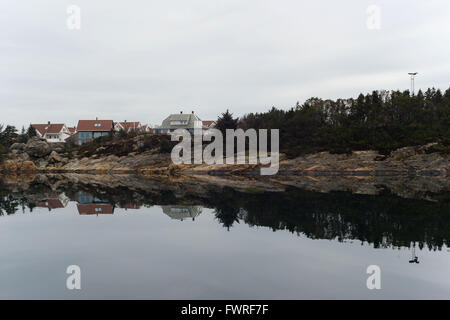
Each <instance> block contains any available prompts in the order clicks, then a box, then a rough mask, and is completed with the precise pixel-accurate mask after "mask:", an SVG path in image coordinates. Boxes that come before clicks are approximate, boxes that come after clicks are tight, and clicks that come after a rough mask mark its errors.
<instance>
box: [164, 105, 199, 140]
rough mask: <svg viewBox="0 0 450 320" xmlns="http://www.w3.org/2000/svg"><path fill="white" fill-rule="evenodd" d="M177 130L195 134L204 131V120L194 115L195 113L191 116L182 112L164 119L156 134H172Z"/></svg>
mask: <svg viewBox="0 0 450 320" xmlns="http://www.w3.org/2000/svg"><path fill="white" fill-rule="evenodd" d="M176 129H186V130H188V131H189V132H190V133H191V134H193V133H194V131H196V130H202V129H203V125H202V120H201V119H200V118H199V117H198V116H197V115H195V114H194V111H192V113H190V114H189V113H188V114H183V111H181V112H180V113H179V114H171V115H170V116H168V117H167V118H166V119H164V121H163V122H162V124H161V125H160V126H158V127H156V128H155V133H157V134H161V133H171V132H173V131H174V130H176Z"/></svg>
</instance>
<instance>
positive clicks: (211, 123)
mask: <svg viewBox="0 0 450 320" xmlns="http://www.w3.org/2000/svg"><path fill="white" fill-rule="evenodd" d="M202 125H203V129H205V130H208V129H211V128H214V127H215V126H216V122H215V121H214V120H203V121H202Z"/></svg>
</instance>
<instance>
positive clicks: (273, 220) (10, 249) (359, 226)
mask: <svg viewBox="0 0 450 320" xmlns="http://www.w3.org/2000/svg"><path fill="white" fill-rule="evenodd" d="M0 199H1V202H0V212H1V215H2V216H0V259H1V263H0V298H2V299H5V298H44V299H45V298H61V299H76V298H149V299H164V298H171V299H222V298H224V299H228V298H229V299H241V298H242V299H244V298H252V299H254V298H256V299H259V298H261V299H265V298H269V299H272V298H273V299H303V298H370V299H372V298H373V299H380V298H388V299H390V298H438V299H439V298H441V299H449V298H450V252H449V249H448V241H449V239H450V207H449V201H448V197H447V195H442V196H441V197H440V201H437V202H430V201H424V200H413V199H402V198H399V197H396V196H393V195H390V194H388V193H386V194H382V195H378V196H365V195H353V194H350V193H345V192H338V193H330V194H322V193H314V192H308V191H301V190H298V189H291V190H287V191H286V192H283V193H270V192H254V193H242V192H237V191H235V190H232V189H227V188H225V189H221V190H217V191H214V190H213V191H210V192H209V193H208V194H207V195H205V194H202V195H198V196H192V195H186V196H182V197H180V196H179V195H177V194H174V193H172V192H170V191H161V192H151V193H149V192H144V191H139V190H131V189H129V188H123V187H122V188H112V187H111V188H104V187H103V188H102V187H99V186H90V187H89V186H86V185H85V186H83V187H81V186H74V185H72V186H64V187H57V188H48V187H46V186H42V185H38V184H34V185H31V186H27V187H26V188H10V187H9V188H6V187H3V189H0ZM69 265H78V266H80V268H81V290H68V289H67V288H66V279H67V277H68V274H66V268H67V266H69ZM369 265H378V266H379V267H380V269H381V289H380V290H369V289H368V288H367V286H366V280H367V278H368V277H369V275H368V274H367V273H366V269H367V267H368V266H369Z"/></svg>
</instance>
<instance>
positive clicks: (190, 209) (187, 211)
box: [161, 206, 202, 221]
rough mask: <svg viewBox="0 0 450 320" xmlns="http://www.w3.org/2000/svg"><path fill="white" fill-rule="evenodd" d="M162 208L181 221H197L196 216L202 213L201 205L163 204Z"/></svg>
mask: <svg viewBox="0 0 450 320" xmlns="http://www.w3.org/2000/svg"><path fill="white" fill-rule="evenodd" d="M161 208H162V210H163V212H164V213H165V214H167V215H168V216H169V217H170V218H172V219H174V220H180V221H183V220H185V219H192V221H195V218H196V217H197V216H199V215H200V214H201V213H202V207H200V206H161Z"/></svg>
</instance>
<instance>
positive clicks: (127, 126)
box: [119, 121, 141, 132]
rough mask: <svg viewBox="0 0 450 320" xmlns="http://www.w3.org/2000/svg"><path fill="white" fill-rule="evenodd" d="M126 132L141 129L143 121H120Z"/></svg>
mask: <svg viewBox="0 0 450 320" xmlns="http://www.w3.org/2000/svg"><path fill="white" fill-rule="evenodd" d="M119 124H120V125H121V126H122V128H123V130H125V132H128V131H130V130H133V129H139V128H140V127H141V123H140V122H139V121H134V122H133V121H132V122H128V121H127V122H119Z"/></svg>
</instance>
